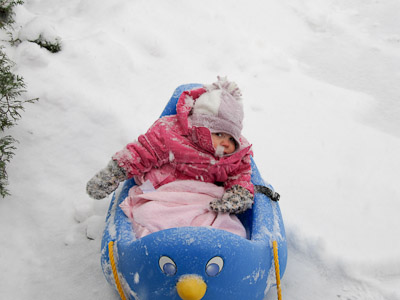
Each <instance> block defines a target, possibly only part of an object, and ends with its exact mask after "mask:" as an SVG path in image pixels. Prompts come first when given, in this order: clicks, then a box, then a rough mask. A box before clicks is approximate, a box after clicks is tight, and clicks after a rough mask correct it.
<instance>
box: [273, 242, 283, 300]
mask: <svg viewBox="0 0 400 300" xmlns="http://www.w3.org/2000/svg"><path fill="white" fill-rule="evenodd" d="M272 247H273V250H274V263H275V276H276V290H277V293H278V300H282V294H281V292H282V291H281V277H280V274H279V257H278V243H277V242H276V241H272Z"/></svg>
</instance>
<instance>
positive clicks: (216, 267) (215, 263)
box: [206, 256, 224, 277]
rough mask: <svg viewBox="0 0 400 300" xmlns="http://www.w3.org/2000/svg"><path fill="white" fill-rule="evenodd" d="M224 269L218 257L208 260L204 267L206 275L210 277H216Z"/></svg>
mask: <svg viewBox="0 0 400 300" xmlns="http://www.w3.org/2000/svg"><path fill="white" fill-rule="evenodd" d="M223 267H224V260H223V259H222V258H221V257H220V256H215V257H213V258H211V259H210V261H209V262H208V263H207V266H206V274H207V275H208V276H210V277H214V276H217V275H218V274H219V273H220V272H221V271H222V268H223Z"/></svg>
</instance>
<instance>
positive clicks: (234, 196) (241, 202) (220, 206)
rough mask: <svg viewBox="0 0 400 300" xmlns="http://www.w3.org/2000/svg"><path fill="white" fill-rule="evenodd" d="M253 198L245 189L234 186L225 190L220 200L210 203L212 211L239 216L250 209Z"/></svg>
mask: <svg viewBox="0 0 400 300" xmlns="http://www.w3.org/2000/svg"><path fill="white" fill-rule="evenodd" d="M253 202H254V196H253V194H252V193H250V192H249V191H248V190H247V189H245V188H244V187H242V186H240V185H234V186H232V187H231V188H230V189H228V190H226V191H225V193H224V195H223V196H222V198H221V199H215V200H213V201H211V202H210V207H211V209H212V210H213V211H216V212H223V213H231V214H240V213H242V212H244V211H246V210H247V209H249V208H251V206H252V205H253Z"/></svg>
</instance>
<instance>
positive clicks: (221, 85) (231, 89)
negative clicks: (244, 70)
mask: <svg viewBox="0 0 400 300" xmlns="http://www.w3.org/2000/svg"><path fill="white" fill-rule="evenodd" d="M217 78H218V81H217V82H214V83H213V84H211V85H209V86H206V89H207V90H208V91H210V92H211V91H214V90H225V91H226V92H228V93H229V94H230V95H232V97H233V98H235V99H236V100H238V101H240V100H242V98H241V97H242V92H241V91H240V89H239V87H238V86H237V84H236V83H235V82H233V81H228V79H227V78H226V76H225V77H220V76H218V77H217Z"/></svg>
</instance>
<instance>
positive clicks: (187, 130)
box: [87, 77, 254, 214]
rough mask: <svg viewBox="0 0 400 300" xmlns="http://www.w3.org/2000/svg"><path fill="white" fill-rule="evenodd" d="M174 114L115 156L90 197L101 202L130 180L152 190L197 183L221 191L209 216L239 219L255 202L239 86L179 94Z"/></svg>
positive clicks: (223, 82) (91, 186)
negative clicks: (172, 185) (222, 214)
mask: <svg viewBox="0 0 400 300" xmlns="http://www.w3.org/2000/svg"><path fill="white" fill-rule="evenodd" d="M176 108H177V114H176V115H172V116H165V117H162V118H160V119H158V120H157V121H156V122H155V123H154V124H153V125H152V126H151V127H150V129H149V130H148V131H147V133H146V134H144V135H140V136H139V138H138V140H137V141H136V142H134V143H130V144H128V145H127V146H126V147H125V148H124V149H123V150H121V151H119V152H117V153H116V154H115V155H114V156H113V157H112V160H111V161H110V162H109V164H108V165H107V167H106V168H105V169H103V170H101V171H100V172H99V173H97V174H96V175H95V176H94V177H93V178H92V179H91V180H90V181H89V182H88V184H87V192H88V194H89V195H90V196H91V197H92V198H94V199H102V198H104V197H106V196H108V195H109V194H110V193H112V192H113V191H114V190H115V189H116V188H117V187H118V185H119V183H120V182H122V181H124V180H126V179H128V178H132V177H133V178H134V179H135V182H136V183H137V184H138V186H139V187H140V186H141V185H143V184H145V185H146V186H148V184H149V183H150V184H151V185H152V188H154V189H155V190H158V189H159V188H160V187H162V186H164V185H166V184H169V183H172V182H174V181H197V182H204V183H211V184H214V185H219V186H221V185H222V186H223V195H221V197H220V198H218V199H213V200H212V201H210V203H209V208H211V210H212V211H214V212H221V213H231V214H238V213H242V212H244V211H246V210H247V209H249V208H250V207H251V206H252V204H253V198H254V197H253V194H254V189H253V185H252V183H251V182H250V179H251V178H250V177H251V166H250V155H251V154H252V152H251V145H250V144H249V143H248V142H247V141H246V140H245V139H244V138H243V137H242V136H241V130H242V121H243V106H242V99H241V92H240V90H239V88H238V87H237V85H236V84H235V83H233V82H229V81H227V79H226V78H220V77H218V81H217V82H215V83H213V84H212V85H209V86H204V87H202V88H197V89H193V90H190V91H185V92H183V93H182V95H181V96H180V98H179V100H178V103H177V107H176Z"/></svg>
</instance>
